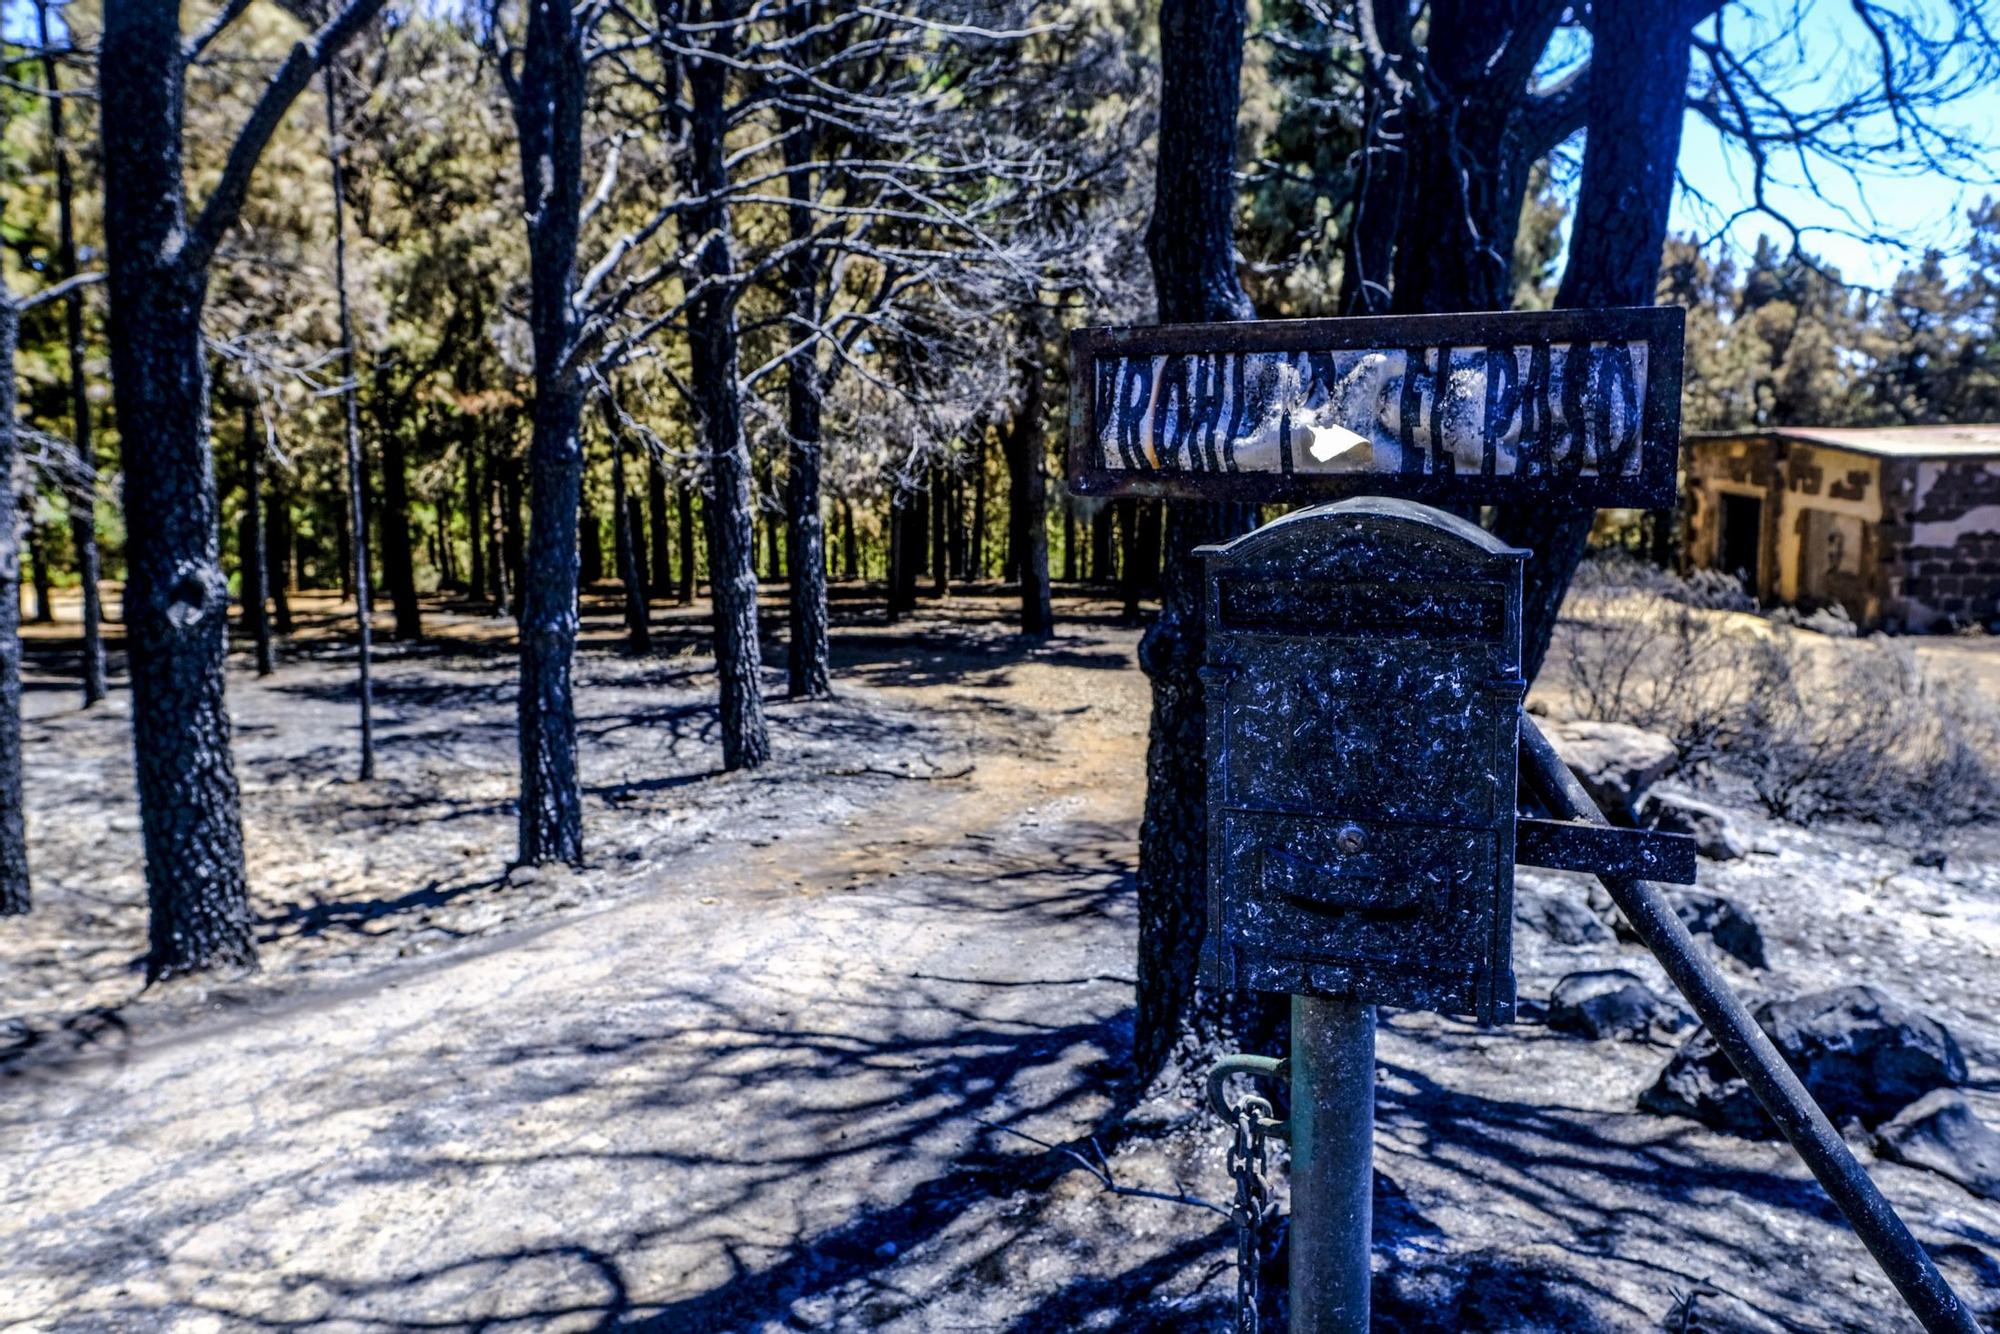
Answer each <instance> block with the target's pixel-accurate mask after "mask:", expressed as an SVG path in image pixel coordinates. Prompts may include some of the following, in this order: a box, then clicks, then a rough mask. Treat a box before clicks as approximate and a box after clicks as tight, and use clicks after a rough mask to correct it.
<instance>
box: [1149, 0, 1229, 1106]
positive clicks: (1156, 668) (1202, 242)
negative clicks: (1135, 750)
mask: <svg viewBox="0 0 2000 1334" xmlns="http://www.w3.org/2000/svg"><path fill="white" fill-rule="evenodd" d="M1244 25H1245V17H1244V4H1243V0H1162V5H1161V9H1160V61H1161V88H1160V129H1159V153H1158V165H1157V167H1156V169H1155V170H1156V183H1155V189H1154V205H1153V218H1152V222H1151V224H1150V225H1149V226H1148V227H1147V229H1146V253H1147V256H1148V257H1149V258H1150V259H1151V261H1152V266H1153V279H1154V285H1155V287H1156V289H1157V290H1158V293H1159V313H1160V321H1161V323H1163V324H1185V323H1198V322H1202V321H1210V320H1241V319H1249V318H1251V317H1252V316H1253V313H1254V312H1253V311H1252V310H1251V308H1250V301H1249V298H1248V297H1247V296H1246V295H1245V294H1244V291H1243V287H1242V284H1241V283H1240V282H1239V281H1238V279H1237V276H1236V268H1235V246H1234V242H1233V238H1232V234H1231V226H1232V222H1233V218H1234V214H1235V209H1236V184H1235V167H1236V161H1235V159H1236V112H1237V106H1238V102H1239V99H1240V84H1241V76H1242V66H1243V32H1244ZM1254 522H1255V513H1254V511H1252V510H1251V509H1250V508H1249V507H1246V506H1240V505H1219V504H1211V503H1204V502H1192V501H1191V502H1175V503H1174V504H1171V505H1169V506H1168V507H1167V515H1166V529H1165V548H1166V550H1165V560H1166V572H1165V577H1164V579H1163V581H1162V585H1161V606H1160V615H1159V617H1158V619H1156V620H1155V621H1154V622H1153V625H1152V627H1151V628H1150V629H1148V630H1147V632H1146V635H1145V638H1144V639H1142V640H1141V641H1140V645H1139V662H1140V666H1141V667H1143V668H1144V669H1145V672H1146V675H1147V677H1148V678H1150V680H1151V682H1152V687H1153V718H1152V726H1151V732H1150V735H1149V737H1148V740H1147V747H1146V813H1145V818H1144V820H1143V822H1142V824H1141V826H1140V831H1139V959H1138V986H1137V1000H1138V1013H1137V1016H1136V1027H1135V1031H1134V1035H1133V1061H1134V1063H1135V1065H1136V1066H1137V1068H1138V1070H1139V1072H1140V1074H1141V1075H1142V1076H1143V1077H1147V1078H1150V1077H1151V1076H1152V1075H1153V1074H1155V1073H1157V1072H1158V1071H1159V1069H1160V1068H1161V1066H1162V1065H1163V1064H1164V1063H1165V1061H1166V1058H1167V1055H1168V1053H1169V1052H1170V1051H1171V1050H1172V1048H1173V1045H1174V1043H1175V1041H1176V1040H1177V1039H1178V1037H1179V1035H1180V1033H1181V1030H1182V1025H1183V1020H1184V1017H1185V1016H1186V1015H1187V1014H1188V1012H1189V1010H1190V1008H1191V1006H1192V1005H1193V1002H1194V999H1195V967H1196V960H1197V958H1198V956H1199V954H1200V950H1201V939H1202V935H1203V932H1204V929H1205V886H1206V878H1207V871H1208V823H1207V820H1208V811H1207V794H1208V785H1207V774H1206V765H1205V763H1204V753H1205V745H1206V733H1207V721H1206V718H1207V715H1206V712H1205V710H1204V708H1203V704H1202V693H1201V691H1202V687H1201V677H1200V669H1201V662H1202V656H1203V653H1204V651H1205V647H1206V646H1205V642H1204V633H1203V620H1202V575H1201V568H1200V562H1199V561H1198V560H1196V558H1195V557H1194V554H1193V552H1194V549H1195V548H1196V547H1197V546H1200V545H1202V544H1204V543H1207V542H1214V541H1221V540H1226V539H1228V538H1231V537H1235V536H1236V535H1238V534H1240V533H1243V532H1245V531H1247V530H1248V529H1249V528H1250V527H1251V525H1252V524H1253V523H1254Z"/></svg>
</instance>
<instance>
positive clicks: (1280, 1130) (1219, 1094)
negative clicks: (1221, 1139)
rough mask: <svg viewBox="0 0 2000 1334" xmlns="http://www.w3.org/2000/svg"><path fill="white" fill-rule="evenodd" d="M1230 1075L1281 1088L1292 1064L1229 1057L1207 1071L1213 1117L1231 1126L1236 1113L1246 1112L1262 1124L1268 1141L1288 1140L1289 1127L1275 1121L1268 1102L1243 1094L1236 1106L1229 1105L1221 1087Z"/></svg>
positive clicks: (1274, 1111)
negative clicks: (1264, 1080)
mask: <svg viewBox="0 0 2000 1334" xmlns="http://www.w3.org/2000/svg"><path fill="white" fill-rule="evenodd" d="M1231 1075H1249V1076H1250V1077H1251V1078H1252V1079H1270V1080H1275V1081H1277V1082H1278V1083H1280V1084H1284V1083H1289V1082H1290V1081H1291V1078H1292V1063H1291V1062H1290V1061H1288V1060H1284V1059H1282V1058H1280V1057H1276V1056H1244V1055H1241V1054H1231V1055H1228V1056H1224V1057H1222V1058H1220V1059H1219V1060H1217V1061H1216V1063H1215V1064H1214V1065H1212V1066H1210V1067H1209V1070H1208V1105H1209V1106H1210V1107H1213V1108H1214V1109H1215V1113H1216V1115H1217V1116H1220V1117H1221V1118H1222V1119H1223V1120H1225V1121H1231V1122H1233V1121H1235V1120H1236V1114H1237V1113H1238V1112H1239V1111H1241V1110H1243V1109H1245V1108H1248V1109H1249V1110H1250V1111H1251V1112H1252V1113H1253V1114H1254V1115H1255V1116H1256V1117H1257V1119H1258V1120H1259V1121H1261V1122H1263V1124H1264V1133H1265V1134H1266V1135H1269V1136H1270V1137H1271V1138H1272V1139H1289V1138H1291V1123H1290V1122H1289V1121H1281V1120H1279V1119H1278V1109H1277V1108H1275V1107H1273V1106H1272V1105H1271V1100H1270V1099H1269V1098H1266V1097H1263V1096H1262V1095H1260V1094H1256V1093H1247V1094H1245V1095H1244V1096H1243V1101H1242V1103H1240V1104H1236V1103H1231V1102H1230V1101H1229V1095H1228V1094H1227V1093H1226V1092H1224V1090H1223V1087H1222V1086H1223V1084H1224V1082H1225V1081H1227V1080H1228V1078H1229V1077H1230V1076H1231Z"/></svg>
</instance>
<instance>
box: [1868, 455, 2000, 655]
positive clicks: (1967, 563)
mask: <svg viewBox="0 0 2000 1334" xmlns="http://www.w3.org/2000/svg"><path fill="white" fill-rule="evenodd" d="M1883 511H1884V512H1883V521H1882V525H1881V534H1882V543H1883V546H1884V549H1885V552H1886V555H1885V564H1886V566H1887V568H1888V570H1889V572H1890V577H1889V597H1888V607H1887V610H1888V616H1889V619H1890V620H1892V621H1893V622H1895V623H1897V624H1899V625H1900V626H1902V627H1904V628H1907V629H1911V630H1929V629H1937V628H1941V627H1942V626H1946V625H1954V624H1957V625H1964V624H1978V625H1986V626H1992V625H1994V624H1995V623H1996V622H2000V459H1960V460H1950V461H1941V460H1931V459H1924V460H1915V459H1910V460H1896V461H1895V462H1894V464H1893V465H1892V472H1891V474H1890V479H1889V486H1888V494H1887V495H1885V497H1884V506H1883Z"/></svg>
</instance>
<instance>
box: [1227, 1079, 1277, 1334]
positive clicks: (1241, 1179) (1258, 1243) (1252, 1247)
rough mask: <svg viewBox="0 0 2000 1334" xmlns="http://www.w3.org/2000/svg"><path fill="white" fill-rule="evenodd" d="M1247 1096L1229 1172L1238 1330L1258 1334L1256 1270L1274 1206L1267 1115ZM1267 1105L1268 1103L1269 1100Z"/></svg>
mask: <svg viewBox="0 0 2000 1334" xmlns="http://www.w3.org/2000/svg"><path fill="white" fill-rule="evenodd" d="M1263 1101H1264V1100H1263V1099H1262V1098H1245V1099H1244V1100H1243V1102H1242V1104H1241V1105H1239V1106H1238V1107H1237V1109H1236V1139H1235V1142H1234V1143H1232V1144H1231V1145H1230V1146H1229V1175H1230V1176H1232V1177H1234V1178H1236V1207H1235V1209H1234V1210H1232V1211H1231V1214H1232V1217H1233V1218H1234V1219H1235V1222H1236V1334H1258V1327H1259V1320H1258V1315H1257V1308H1258V1302H1259V1300H1260V1297H1261V1294H1260V1292H1259V1290H1258V1282H1257V1278H1258V1274H1257V1271H1258V1269H1259V1268H1260V1267H1261V1263H1262V1260H1263V1253H1264V1222H1265V1219H1266V1218H1267V1217H1268V1216H1269V1213H1270V1208H1271V1190H1270V1186H1269V1185H1268V1184H1267V1183H1266V1182H1265V1180H1264V1169H1265V1167H1266V1165H1267V1155H1266V1151H1265V1145H1264V1125H1265V1118H1264V1117H1263V1116H1262V1115H1260V1114H1259V1110H1258V1108H1257V1107H1256V1106H1254V1105H1253V1104H1256V1103H1262V1102H1263ZM1266 1105H1267V1106H1268V1104H1266Z"/></svg>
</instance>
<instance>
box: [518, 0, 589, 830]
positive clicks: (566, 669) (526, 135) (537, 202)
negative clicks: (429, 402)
mask: <svg viewBox="0 0 2000 1334" xmlns="http://www.w3.org/2000/svg"><path fill="white" fill-rule="evenodd" d="M518 80H519V86H518V88H516V89H514V90H513V91H514V120H515V124H516V126H517V127H518V129H519V131H520V140H521V167H522V188H523V191H524V193H525V195H526V199H525V203H526V205H527V210H526V211H527V216H528V256H529V264H528V271H529V279H530V295H529V316H528V327H529V330H530V332H531V334H532V336H533V341H534V349H535V372H534V386H535V401H534V411H533V418H532V425H531V430H530V434H529V441H528V505H529V512H530V518H529V523H528V547H527V552H526V559H525V561H524V563H523V567H522V576H521V590H520V608H521V610H520V645H521V687H520V703H519V717H520V754H521V798H520V802H521V804H520V846H519V853H518V855H519V859H520V861H521V862H522V863H524V864H526V865H530V866H533V865H539V864H541V863H544V862H555V861H560V862H568V863H570V864H571V865H581V864H582V861H583V800H582V794H581V792H580V791H579V790H578V787H577V771H576V710H575V702H574V693H573V689H574V687H573V682H572V679H571V670H572V660H573V658H574V656H575V652H576V633H577V606H576V596H577V578H578V573H579V571H578V564H577V562H578V555H577V505H578V502H579V501H580V499H581V497H582V490H583V451H582V443H581V440H580V439H579V429H578V428H579V422H580V418H581V416H582V411H583V391H582V386H581V384H580V383H579V381H578V377H577V373H576V370H575V369H574V367H573V366H572V364H571V360H572V359H571V353H572V352H573V351H574V346H575V337H576V329H575V311H574V306H573V303H572V299H571V297H572V293H573V290H574V285H575V278H576V246H577V233H578V231H579V227H580V223H579V218H580V213H581V210H582V206H583V109H584V93H585V81H584V65H583V44H582V37H581V35H580V34H579V33H578V31H577V26H576V17H575V14H574V12H573V11H572V10H571V8H570V6H569V5H567V4H565V3H562V2H561V0H533V3H531V4H530V5H529V7H528V28H527V38H526V41H525V42H524V43H523V45H522V50H521V67H520V73H519V75H518Z"/></svg>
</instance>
